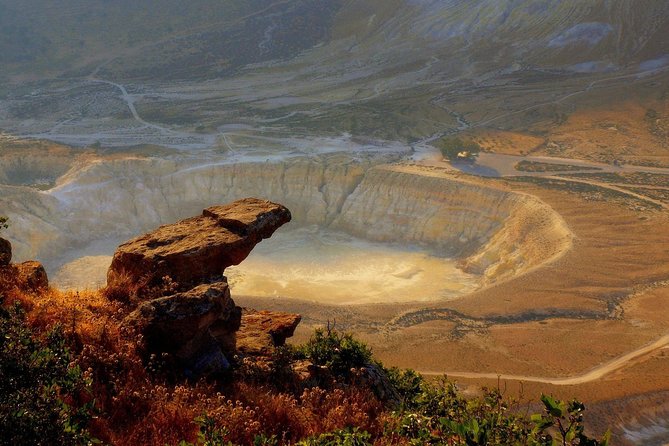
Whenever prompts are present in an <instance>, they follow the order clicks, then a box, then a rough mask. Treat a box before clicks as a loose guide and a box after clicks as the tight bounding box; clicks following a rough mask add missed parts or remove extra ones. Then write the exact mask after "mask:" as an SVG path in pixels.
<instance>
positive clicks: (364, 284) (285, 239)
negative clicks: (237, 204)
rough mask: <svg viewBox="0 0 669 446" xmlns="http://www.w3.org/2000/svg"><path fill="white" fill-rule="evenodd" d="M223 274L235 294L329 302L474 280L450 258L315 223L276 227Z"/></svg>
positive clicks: (449, 289) (448, 289)
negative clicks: (322, 227)
mask: <svg viewBox="0 0 669 446" xmlns="http://www.w3.org/2000/svg"><path fill="white" fill-rule="evenodd" d="M226 275H227V276H228V279H229V282H230V285H231V289H232V292H233V293H234V294H235V295H251V296H260V297H275V296H283V297H292V298H295V299H301V300H310V301H314V302H320V303H324V304H332V305H351V304H363V303H364V304H369V303H391V302H412V301H431V300H438V299H449V298H454V297H457V296H461V295H463V294H466V293H469V292H471V291H473V290H474V289H476V288H477V287H478V284H479V280H478V276H476V275H472V274H467V273H464V272H463V271H462V270H460V269H458V268H457V265H456V262H455V261H454V260H453V259H449V258H442V257H436V256H433V255H431V254H430V253H429V252H428V251H427V250H425V249H421V248H417V247H407V246H402V245H390V244H385V243H372V242H368V241H365V240H361V239H359V238H355V237H353V236H351V235H348V234H346V233H343V232H337V231H332V230H327V229H321V228H319V227H317V226H310V227H305V228H298V229H292V230H287V231H279V232H277V233H276V234H275V235H274V236H273V237H272V238H271V239H269V240H265V241H264V242H263V243H261V244H260V245H258V246H257V247H256V249H255V250H254V251H253V252H252V253H251V255H250V256H249V257H248V258H247V259H246V260H245V261H244V262H243V263H242V264H241V265H239V266H236V267H232V268H228V269H227V270H226Z"/></svg>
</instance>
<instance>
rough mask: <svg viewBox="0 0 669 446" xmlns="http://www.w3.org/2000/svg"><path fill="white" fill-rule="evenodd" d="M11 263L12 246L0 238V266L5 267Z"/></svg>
mask: <svg viewBox="0 0 669 446" xmlns="http://www.w3.org/2000/svg"><path fill="white" fill-rule="evenodd" d="M11 261H12V244H11V243H9V240H5V239H4V238H0V266H7V265H9V264H10V262H11Z"/></svg>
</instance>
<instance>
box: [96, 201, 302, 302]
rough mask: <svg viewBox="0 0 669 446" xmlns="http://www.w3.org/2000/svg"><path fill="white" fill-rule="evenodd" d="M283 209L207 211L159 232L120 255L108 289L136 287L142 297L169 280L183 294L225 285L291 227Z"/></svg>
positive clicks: (242, 205) (240, 204) (237, 205)
mask: <svg viewBox="0 0 669 446" xmlns="http://www.w3.org/2000/svg"><path fill="white" fill-rule="evenodd" d="M290 219H291V214H290V211H288V209H286V208H285V207H284V206H282V205H280V204H276V203H272V202H270V201H266V200H259V199H256V198H246V199H243V200H238V201H235V202H233V203H231V204H229V205H226V206H215V207H211V208H208V209H205V210H204V212H203V213H202V215H201V216H199V217H193V218H189V219H186V220H182V221H180V222H177V223H174V224H170V225H165V226H161V227H160V228H158V229H156V230H154V231H153V232H150V233H148V234H145V235H142V236H140V237H137V238H135V239H133V240H130V241H128V242H126V243H124V244H122V245H121V246H119V248H118V249H117V251H116V253H115V254H114V258H113V260H112V264H111V266H110V268H109V271H108V273H107V285H108V286H109V287H113V286H129V285H132V284H134V285H137V286H138V287H137V288H138V289H139V292H138V295H139V296H140V297H141V296H142V294H149V293H147V291H148V290H150V289H151V288H155V287H160V286H162V285H163V280H164V278H166V277H169V278H170V279H171V281H173V282H175V283H176V284H177V289H178V290H179V291H185V290H188V289H190V288H192V287H193V286H197V285H199V284H202V283H207V282H211V281H216V280H221V278H222V277H223V272H224V270H225V268H227V267H228V266H232V265H238V264H239V263H241V262H242V261H243V260H244V259H245V258H246V257H247V256H248V255H249V253H250V252H251V250H253V248H254V247H255V245H256V244H258V243H259V242H260V241H262V240H263V239H265V238H268V237H270V236H271V235H272V234H273V233H274V231H276V230H277V229H278V228H279V227H281V226H282V225H284V224H285V223H287V222H289V221H290Z"/></svg>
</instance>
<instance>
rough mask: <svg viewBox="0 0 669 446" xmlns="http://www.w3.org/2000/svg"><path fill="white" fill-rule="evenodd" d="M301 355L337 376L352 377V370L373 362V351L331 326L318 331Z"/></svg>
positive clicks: (303, 347) (301, 351)
mask: <svg viewBox="0 0 669 446" xmlns="http://www.w3.org/2000/svg"><path fill="white" fill-rule="evenodd" d="M300 353H301V354H302V355H303V356H304V357H305V358H306V359H309V360H310V361H311V362H312V363H313V364H314V365H317V366H325V367H327V368H328V369H329V370H330V371H331V372H332V373H333V374H335V375H336V376H342V377H345V378H348V377H350V374H351V369H352V368H357V367H363V366H365V365H367V364H369V362H370V361H371V360H372V351H371V349H370V348H369V347H367V346H366V345H365V344H364V343H362V342H360V341H358V340H357V339H355V338H354V337H353V335H351V334H348V333H339V332H337V331H336V330H334V329H331V328H330V326H328V327H327V329H326V330H323V329H317V330H316V331H315V332H314V334H313V335H312V336H311V339H309V341H308V342H307V343H306V344H305V345H304V346H302V347H301V349H300Z"/></svg>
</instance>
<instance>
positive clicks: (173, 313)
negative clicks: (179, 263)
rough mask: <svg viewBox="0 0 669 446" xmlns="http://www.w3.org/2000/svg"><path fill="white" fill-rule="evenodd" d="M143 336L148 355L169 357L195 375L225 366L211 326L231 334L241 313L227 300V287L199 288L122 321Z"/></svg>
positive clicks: (146, 307)
mask: <svg viewBox="0 0 669 446" xmlns="http://www.w3.org/2000/svg"><path fill="white" fill-rule="evenodd" d="M125 324H126V325H127V326H131V327H134V328H135V329H136V330H137V331H138V332H139V333H141V334H142V335H143V338H144V342H145V345H146V348H147V351H148V352H149V353H163V352H167V353H171V354H173V355H174V356H175V357H176V358H177V359H178V360H180V361H181V362H182V363H183V364H184V365H185V366H186V367H188V368H191V369H192V370H193V373H194V374H198V375H199V374H203V373H211V372H215V371H218V370H220V369H221V368H224V367H226V366H227V360H226V358H225V356H224V355H223V351H222V349H221V346H220V343H219V342H218V341H217V340H216V339H215V338H214V337H213V336H212V334H211V332H210V328H211V327H212V326H213V325H219V326H222V327H228V330H229V331H230V332H231V333H234V331H235V330H237V328H239V325H240V309H239V308H238V307H237V306H236V305H235V302H234V301H233V300H232V298H231V297H230V290H229V288H228V284H227V283H225V282H218V283H213V284H207V285H200V286H198V287H195V288H193V289H191V290H190V291H187V292H183V293H177V294H174V295H171V296H167V297H161V298H158V299H153V300H150V301H145V302H142V303H141V304H140V305H139V306H138V307H137V309H136V310H135V311H133V312H132V313H131V314H130V315H129V316H128V317H127V318H126V320H125Z"/></svg>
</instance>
